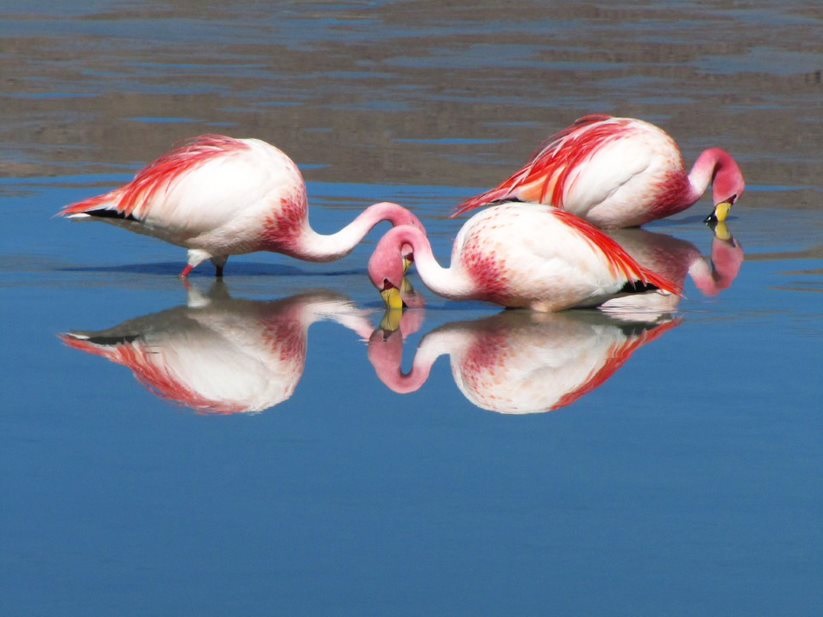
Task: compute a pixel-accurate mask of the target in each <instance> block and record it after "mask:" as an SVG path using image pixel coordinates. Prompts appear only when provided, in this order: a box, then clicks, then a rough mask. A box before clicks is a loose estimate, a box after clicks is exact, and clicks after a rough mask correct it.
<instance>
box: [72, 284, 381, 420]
mask: <svg viewBox="0 0 823 617" xmlns="http://www.w3.org/2000/svg"><path fill="white" fill-rule="evenodd" d="M321 320H331V321H335V322H337V323H339V324H341V325H343V326H345V327H347V328H349V329H351V330H353V331H354V332H356V333H357V334H358V335H359V336H360V337H361V338H363V339H368V337H369V336H370V334H371V332H372V325H371V321H370V319H368V316H367V313H366V312H365V311H363V310H360V309H358V308H356V307H355V306H354V305H353V304H352V302H351V301H350V300H349V299H348V298H345V297H344V296H341V295H339V294H336V293H331V292H325V291H317V292H310V293H304V294H300V295H297V296H293V297H290V298H286V299H283V300H277V301H271V302H258V301H251V300H240V299H232V298H230V297H229V296H228V294H227V293H226V292H225V288H224V287H223V286H222V284H220V283H218V284H217V287H216V288H215V289H213V290H212V292H211V294H210V295H209V296H203V295H201V294H200V293H199V292H197V290H196V289H195V288H192V287H190V288H189V304H188V306H183V307H177V308H174V309H169V310H167V311H162V312H160V313H155V314H153V315H147V316H145V317H140V318H137V319H132V320H130V321H127V322H125V323H122V324H120V325H118V326H115V327H114V328H109V329H107V330H100V331H97V332H88V331H75V332H67V333H65V334H62V335H60V338H61V340H62V341H63V342H64V343H65V344H66V345H68V346H69V347H71V348H73V349H77V350H80V351H84V352H86V353H90V354H93V355H97V356H101V357H103V358H106V359H107V360H110V361H111V362H115V363H117V364H121V365H123V366H125V367H127V368H129V369H130V370H131V371H132V372H133V373H134V376H135V377H136V378H137V379H138V381H140V383H142V384H143V385H144V386H146V387H147V388H148V389H149V390H150V391H152V392H153V393H155V394H157V395H158V396H160V397H161V398H163V399H165V400H168V401H170V402H172V403H177V404H179V405H183V406H185V407H189V408H191V409H194V410H197V411H198V412H200V413H209V414H232V413H240V412H260V411H264V410H266V409H269V408H271V407H274V406H275V405H278V404H280V403H282V402H283V401H286V400H287V399H289V398H290V397H291V396H292V395H293V394H294V391H295V388H296V387H297V384H298V383H299V382H300V379H301V377H302V376H303V371H304V369H305V365H306V354H307V349H308V329H309V326H311V324H313V323H315V322H317V321H321Z"/></svg>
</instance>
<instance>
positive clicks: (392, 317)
mask: <svg viewBox="0 0 823 617" xmlns="http://www.w3.org/2000/svg"><path fill="white" fill-rule="evenodd" d="M402 321H403V311H394V310H392V309H387V310H386V313H385V314H384V315H383V319H381V320H380V329H381V330H382V331H383V334H384V335H387V334H391V333H392V332H397V331H398V330H399V329H400V323H401V322H402Z"/></svg>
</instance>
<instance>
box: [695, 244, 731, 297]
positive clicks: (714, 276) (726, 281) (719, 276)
mask: <svg viewBox="0 0 823 617" xmlns="http://www.w3.org/2000/svg"><path fill="white" fill-rule="evenodd" d="M743 259H744V256H743V249H742V248H741V247H740V245H739V244H738V243H737V242H736V241H735V240H734V239H733V238H732V239H730V240H720V239H719V238H715V239H714V240H713V241H712V256H711V260H707V259H705V258H704V257H702V256H699V257H698V258H697V259H695V260H694V261H693V262H692V263H691V265H690V266H689V275H690V276H691V277H692V280H693V281H694V284H695V286H696V287H697V288H698V289H699V290H700V291H701V292H702V293H703V294H704V295H706V296H709V297H711V296H716V295H717V294H719V293H720V292H721V291H723V290H725V289H728V288H729V287H730V286H731V284H732V283H733V282H734V280H735V279H736V278H737V275H738V273H739V272H740V267H741V266H742V265H743Z"/></svg>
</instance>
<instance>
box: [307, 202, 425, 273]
mask: <svg viewBox="0 0 823 617" xmlns="http://www.w3.org/2000/svg"><path fill="white" fill-rule="evenodd" d="M383 221H388V222H390V223H391V224H392V225H393V226H397V225H404V224H409V223H411V222H412V221H416V218H415V217H414V215H413V214H412V213H411V212H409V211H408V210H406V209H405V208H404V207H402V206H400V205H398V204H393V203H390V202H380V203H376V204H374V205H371V206H369V207H368V208H366V209H365V210H364V211H363V212H361V213H360V214H359V215H358V216H357V218H355V219H354V220H353V221H352V222H351V223H349V224H348V225H346V226H345V227H344V228H343V229H341V230H340V231H338V232H336V233H333V234H320V233H317V232H316V231H314V230H313V229H312V228H311V226H310V225H309V223H308V221H306V223H305V225H304V227H303V229H302V231H301V233H300V235H299V237H298V240H297V242H296V243H295V244H294V247H293V249H292V252H293V254H294V255H295V256H296V257H300V258H301V259H305V260H307V261H318V262H325V261H335V260H337V259H340V258H342V257H345V256H346V255H348V254H349V253H351V252H352V251H353V250H354V248H355V247H356V246H357V245H358V244H359V243H360V241H361V240H363V238H364V237H365V236H366V234H367V233H369V231H371V230H372V228H374V227H375V226H376V225H378V224H379V223H381V222H383Z"/></svg>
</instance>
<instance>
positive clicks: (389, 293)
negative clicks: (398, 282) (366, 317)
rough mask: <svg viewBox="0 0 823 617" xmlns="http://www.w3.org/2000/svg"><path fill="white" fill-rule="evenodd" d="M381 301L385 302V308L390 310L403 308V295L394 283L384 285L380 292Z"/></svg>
mask: <svg viewBox="0 0 823 617" xmlns="http://www.w3.org/2000/svg"><path fill="white" fill-rule="evenodd" d="M380 296H381V297H382V298H383V302H385V303H386V308H387V309H388V310H390V311H397V310H400V311H402V310H403V296H402V294H401V292H400V290H399V289H398V288H397V287H395V286H394V285H386V287H384V288H383V290H382V291H381V292H380Z"/></svg>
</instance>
